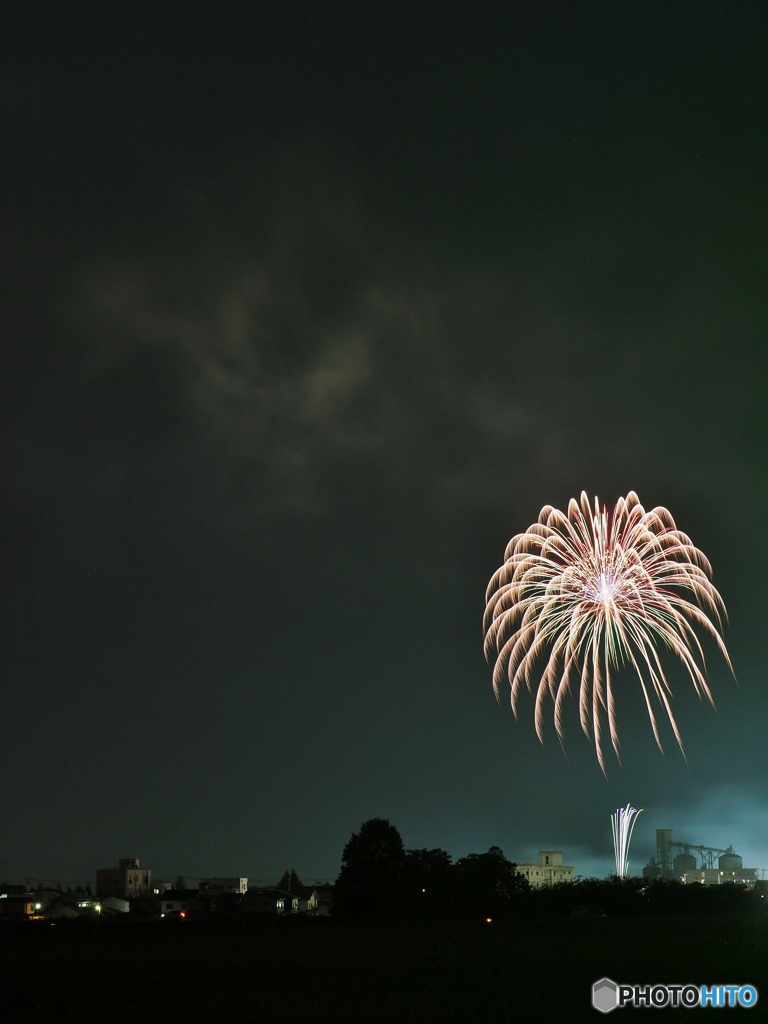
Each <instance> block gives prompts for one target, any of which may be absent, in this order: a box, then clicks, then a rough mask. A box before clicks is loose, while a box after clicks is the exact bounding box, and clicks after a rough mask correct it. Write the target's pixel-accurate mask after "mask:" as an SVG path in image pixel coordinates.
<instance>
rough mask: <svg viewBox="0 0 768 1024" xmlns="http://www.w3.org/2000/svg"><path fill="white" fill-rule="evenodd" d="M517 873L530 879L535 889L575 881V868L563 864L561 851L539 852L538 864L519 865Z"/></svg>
mask: <svg viewBox="0 0 768 1024" xmlns="http://www.w3.org/2000/svg"><path fill="white" fill-rule="evenodd" d="M517 871H518V874H520V875H524V876H525V877H526V878H527V879H528V881H529V882H530V883H531V886H532V888H534V889H541V888H543V887H544V886H545V885H556V884H557V883H558V882H572V881H573V868H572V867H569V866H568V865H566V864H563V854H562V851H561V850H539V863H538V864H530V863H529V864H518V865H517Z"/></svg>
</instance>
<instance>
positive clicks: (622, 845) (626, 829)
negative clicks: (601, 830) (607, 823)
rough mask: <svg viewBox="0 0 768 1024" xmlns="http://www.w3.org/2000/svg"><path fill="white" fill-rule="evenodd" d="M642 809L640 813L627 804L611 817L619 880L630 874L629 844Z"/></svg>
mask: <svg viewBox="0 0 768 1024" xmlns="http://www.w3.org/2000/svg"><path fill="white" fill-rule="evenodd" d="M642 813H643V811H642V808H641V809H640V810H639V811H638V809H637V808H636V807H631V806H630V805H629V804H627V806H626V807H618V808H617V809H616V813H615V814H612V815H611V831H612V832H613V849H614V852H615V854H616V875H617V877H618V878H626V877H627V875H628V874H629V844H630V843H631V842H632V830H633V829H634V827H635V822H636V821H637V817H638V815H639V814H642Z"/></svg>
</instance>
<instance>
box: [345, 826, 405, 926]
mask: <svg viewBox="0 0 768 1024" xmlns="http://www.w3.org/2000/svg"><path fill="white" fill-rule="evenodd" d="M404 861H405V851H404V849H403V840H402V838H401V836H400V833H399V832H398V831H397V829H396V828H395V826H394V825H391V824H390V822H389V821H388V820H387V819H386V818H370V819H369V820H368V821H364V822H363V824H362V825H361V826H360V831H359V832H354V833H353V834H352V837H351V838H350V840H349V842H348V843H347V845H346V846H345V847H344V852H343V854H342V857H341V872H340V874H339V877H338V879H337V881H336V884H335V886H334V889H333V906H334V913H336V914H338V915H339V916H341V917H391V916H393V915H394V914H395V913H397V911H398V909H399V906H400V903H401V898H402V872H403V865H404Z"/></svg>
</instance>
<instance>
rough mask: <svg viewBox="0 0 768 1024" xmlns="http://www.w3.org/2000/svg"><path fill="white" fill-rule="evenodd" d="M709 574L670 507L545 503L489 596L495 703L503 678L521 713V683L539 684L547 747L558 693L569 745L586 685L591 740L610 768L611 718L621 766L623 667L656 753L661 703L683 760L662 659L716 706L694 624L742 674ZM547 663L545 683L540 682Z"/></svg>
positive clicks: (628, 502) (585, 716)
mask: <svg viewBox="0 0 768 1024" xmlns="http://www.w3.org/2000/svg"><path fill="white" fill-rule="evenodd" d="M711 577H712V567H711V566H710V564H709V562H708V561H707V559H706V557H705V556H704V555H703V554H702V552H701V551H699V549H698V548H696V547H694V545H693V543H692V541H691V539H690V538H689V537H687V536H686V534H684V533H683V532H682V531H680V530H678V529H677V527H676V526H675V521H674V519H673V518H672V516H671V515H670V513H669V512H668V511H667V509H665V508H655V509H652V510H651V511H650V512H646V511H645V509H644V508H643V506H642V505H641V504H640V500H639V498H638V497H637V495H636V494H635V493H634V491H631V492H630V493H629V494H628V495H627V497H626V498H619V500H618V502H617V503H616V507H615V508H614V509H613V512H612V513H608V512H607V511H606V508H605V506H603V508H602V510H601V509H600V507H599V505H598V501H597V498H595V503H594V509H592V508H591V507H590V503H589V498H588V497H587V495H586V494H585V493H584V492H582V495H581V499H580V501H579V502H578V503H577V502H576V501H575V500H574V499H573V498H572V499H571V501H570V502H569V504H568V512H567V513H563V512H561V511H560V510H559V509H556V508H552V506H551V505H545V506H544V508H543V509H542V510H541V512H540V513H539V519H538V522H536V523H533V525H532V526H530V527H529V528H528V530H527V531H526V532H525V533H520V534H517V536H515V537H513V538H512V540H511V541H510V542H509V544H508V545H507V550H506V552H505V555H504V564H503V565H502V566H501V568H500V569H498V570H497V571H496V572H495V573H494V575H493V577H492V579H491V581H490V583H489V584H488V589H487V592H486V609H485V619H484V623H483V626H484V631H485V656H486V659H487V660H488V662H489V663H492V662H493V663H494V670H493V688H494V692H495V693H496V697H497V699H498V698H499V690H500V687H501V685H502V682H503V680H504V679H505V678H506V679H507V680H508V682H509V685H510V688H511V702H512V710H513V711H514V713H515V716H517V702H518V698H519V695H520V690H521V687H522V686H526V687H527V689H528V690H529V691H532V690H533V686H534V682H536V710H535V721H536V733H537V735H538V737H539V739H540V740H543V724H544V707H545V703H546V699H547V696H550V697H551V698H552V700H553V701H554V717H555V727H556V730H557V734H558V736H559V738H560V741H561V743H562V742H563V701H564V698H565V697H566V695H567V694H568V692H569V690H570V686H571V682H572V680H573V679H574V678H577V679H578V681H579V708H580V719H581V726H582V729H583V730H584V732H585V733H586V734H587V736H589V735H590V733H592V734H593V735H594V742H595V751H596V753H597V759H598V761H599V763H600V767H601V768H602V770H603V772H605V759H604V752H603V723H604V718H605V717H607V720H608V730H609V734H610V738H611V743H612V745H613V749H614V752H615V754H616V757H617V758H618V759H619V761H620V760H621V759H620V756H619V740H618V734H617V731H616V711H615V702H614V686H615V679H616V676H617V674H618V672H619V670H620V669H622V668H625V669H628V670H634V675H635V676H636V677H637V679H638V680H639V682H640V686H641V688H642V691H643V696H644V698H645V704H646V707H647V709H648V715H649V717H650V721H651V726H652V728H653V734H654V737H655V739H656V743H657V745H658V747H659V749H660V750H661V749H662V746H661V739H660V737H659V728H658V724H657V721H656V716H655V714H654V709H653V700H652V698H655V700H656V701H658V704H659V705H660V706H661V708H662V709H663V711H664V712H666V715H667V717H668V718H669V722H670V724H671V726H672V730H673V732H674V734H675V738H676V739H677V742H678V744H679V746H680V749H681V751H683V756H685V752H684V750H683V742H682V739H681V737H680V731H679V729H678V726H677V722H676V721H675V716H674V715H673V713H672V708H671V706H670V699H671V696H672V690H671V687H670V685H669V683H668V681H667V678H666V676H665V674H664V669H663V667H662V662H661V657H660V653H659V652H660V651H664V650H666V651H671V652H672V653H673V654H674V655H675V656H676V657H677V658H678V659H679V660H680V661H681V662H682V663H683V665H684V666H685V668H686V669H687V671H688V674H689V676H690V678H691V681H692V683H693V686H694V689H695V690H696V693H697V694H698V695H699V698H704V697H706V698H707V700H709V702H710V703H711V704H712V705H713V707H714V700H713V698H712V694H711V692H710V689H709V686H708V685H707V681H706V678H705V675H704V668H705V665H704V653H703V650H702V647H701V643H700V641H699V639H698V636H697V634H696V632H695V628H694V627H699V628H700V629H701V630H702V631H703V632H704V633H708V634H709V635H710V636H712V637H713V638H714V640H715V641H716V643H717V645H718V647H719V649H720V651H721V653H722V655H723V657H724V658H725V660H726V662H727V663H728V667H729V668H731V671H733V669H732V667H731V662H730V658H729V657H728V652H727V650H726V648H725V643H724V642H723V639H722V636H721V633H722V623H723V618H724V616H725V614H726V612H725V605H724V603H723V600H722V598H721V597H720V594H719V593H718V592H717V590H716V589H715V587H714V585H713V583H712V578H711ZM542 661H543V662H544V669H543V672H542V675H541V677H540V678H538V679H537V680H534V670H535V668H536V665H537V664H539V666H540V665H541V662H542Z"/></svg>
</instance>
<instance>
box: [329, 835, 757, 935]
mask: <svg viewBox="0 0 768 1024" xmlns="http://www.w3.org/2000/svg"><path fill="white" fill-rule="evenodd" d="M766 903H768V892H767V891H766V889H765V886H764V884H760V883H758V885H757V886H756V887H755V888H754V889H753V890H748V891H745V890H744V889H743V887H740V886H734V885H721V886H714V887H712V888H706V887H704V886H702V885H684V884H683V883H681V882H677V881H670V880H661V879H655V880H646V879H644V878H637V877H633V878H617V877H614V876H609V877H608V878H602V879H601V878H584V879H579V878H577V879H576V880H575V881H573V882H563V883H559V884H555V885H552V886H546V887H544V888H541V889H534V888H532V887H531V885H530V883H529V882H528V879H527V878H525V877H524V876H523V875H521V874H520V873H519V872H518V871H517V865H516V864H515V863H514V862H512V861H510V860H508V859H507V858H506V857H505V856H504V853H503V852H502V850H501V849H499V847H498V846H492V847H491V848H490V849H489V850H488V851H487V852H486V853H471V854H468V855H467V856H466V857H461V858H459V859H458V860H456V861H453V860H452V859H451V856H450V854H449V853H448V852H447V851H446V850H441V849H434V850H406V849H405V847H404V844H403V840H402V837H401V836H400V833H399V831H398V830H397V828H396V827H395V826H394V825H392V824H391V823H390V822H389V821H388V820H387V819H385V818H370V819H369V820H368V821H365V822H363V824H362V826H361V827H360V831H359V832H355V833H353V834H352V836H351V838H350V839H349V841H348V842H347V844H346V846H345V847H344V851H343V853H342V860H341V871H340V873H339V877H338V879H337V880H336V883H335V885H334V888H333V913H334V916H335V917H339V918H343V919H365V918H367V919H380V920H391V919H397V918H411V919H413V918H422V919H430V918H433V919H438V920H439V919H444V920H445V919H454V920H460V919H478V920H480V919H486V920H487V919H491V920H497V919H504V918H507V917H518V916H519V917H522V916H547V917H567V916H570V917H602V916H605V915H614V914H620V915H636V914H720V913H739V912H742V911H744V912H754V911H758V912H760V913H762V914H768V907H766V906H765V904H766Z"/></svg>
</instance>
